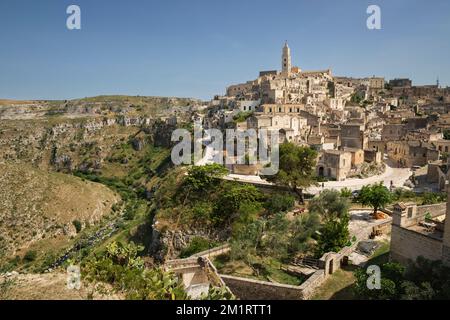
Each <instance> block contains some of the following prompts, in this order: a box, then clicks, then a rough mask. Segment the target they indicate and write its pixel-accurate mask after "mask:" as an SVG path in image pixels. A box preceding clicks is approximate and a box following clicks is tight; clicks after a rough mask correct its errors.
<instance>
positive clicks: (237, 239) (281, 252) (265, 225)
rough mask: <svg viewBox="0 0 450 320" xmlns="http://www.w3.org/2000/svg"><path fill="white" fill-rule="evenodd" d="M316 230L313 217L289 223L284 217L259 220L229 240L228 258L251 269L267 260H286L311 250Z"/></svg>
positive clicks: (281, 215)
mask: <svg viewBox="0 0 450 320" xmlns="http://www.w3.org/2000/svg"><path fill="white" fill-rule="evenodd" d="M318 228H319V219H318V216H317V215H315V214H310V215H306V216H304V217H297V218H296V219H295V220H294V221H288V220H287V219H286V217H285V216H284V215H283V214H277V215H275V216H274V217H273V218H268V219H259V220H256V221H254V222H253V223H251V224H248V225H246V226H245V227H244V228H243V229H242V231H241V232H239V233H238V234H235V236H234V237H233V239H232V241H231V259H232V260H242V261H244V262H245V263H246V264H247V265H249V266H251V267H252V268H253V269H254V272H255V273H256V274H258V273H259V271H260V269H261V262H262V261H263V260H264V259H265V258H266V257H271V258H274V259H276V260H278V261H288V260H289V259H292V258H293V257H294V256H295V255H298V254H300V253H304V254H306V253H308V252H311V250H312V249H313V242H312V241H311V240H312V237H313V235H314V234H315V232H316V231H317V229H318Z"/></svg>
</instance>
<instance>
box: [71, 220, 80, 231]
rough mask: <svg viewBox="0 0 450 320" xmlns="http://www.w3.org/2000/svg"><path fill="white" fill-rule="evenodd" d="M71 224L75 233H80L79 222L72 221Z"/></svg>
mask: <svg viewBox="0 0 450 320" xmlns="http://www.w3.org/2000/svg"><path fill="white" fill-rule="evenodd" d="M72 224H73V226H74V227H75V230H76V231H77V233H80V231H81V229H82V225H81V222H80V220H73V221H72Z"/></svg>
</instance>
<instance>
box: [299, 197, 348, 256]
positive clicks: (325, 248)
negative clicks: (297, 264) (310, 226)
mask: <svg viewBox="0 0 450 320" xmlns="http://www.w3.org/2000/svg"><path fill="white" fill-rule="evenodd" d="M349 207H350V203H349V200H348V198H345V197H342V196H341V193H340V192H339V191H336V190H324V191H322V193H321V194H320V195H319V196H317V197H315V198H314V199H312V200H311V202H310V203H309V206H308V210H309V212H311V213H316V214H318V215H319V216H320V217H322V219H323V220H324V221H325V223H324V225H323V226H322V227H321V228H320V236H319V238H318V239H317V248H316V255H317V256H322V255H323V254H324V253H327V252H338V251H339V250H341V249H342V248H343V247H345V246H346V245H348V243H349V239H350V232H349V230H348V223H349V221H350V216H349V213H348V210H349Z"/></svg>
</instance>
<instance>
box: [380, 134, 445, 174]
mask: <svg viewBox="0 0 450 320" xmlns="http://www.w3.org/2000/svg"><path fill="white" fill-rule="evenodd" d="M386 148H387V150H386V152H387V155H388V157H389V158H390V159H391V160H393V161H394V162H395V163H397V165H399V166H402V167H409V168H410V167H413V166H425V165H426V164H427V163H428V162H429V161H435V160H438V159H439V151H438V150H436V148H435V147H434V146H433V145H432V144H430V143H427V142H423V141H406V140H405V141H388V142H387V143H386Z"/></svg>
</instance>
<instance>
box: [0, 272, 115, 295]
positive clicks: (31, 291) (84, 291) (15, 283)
mask: <svg viewBox="0 0 450 320" xmlns="http://www.w3.org/2000/svg"><path fill="white" fill-rule="evenodd" d="M66 281H67V275H66V274H65V273H45V274H21V275H17V276H12V277H9V278H5V277H3V278H2V277H0V299H2V300H17V299H19V300H87V299H94V300H118V299H121V298H123V297H121V296H120V295H118V294H114V293H110V292H109V293H108V294H102V292H101V291H100V290H94V288H93V287H92V286H90V285H88V284H86V283H83V281H82V283H81V288H80V289H79V290H76V289H69V288H68V287H67V285H66ZM2 283H4V285H1V284H2Z"/></svg>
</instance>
